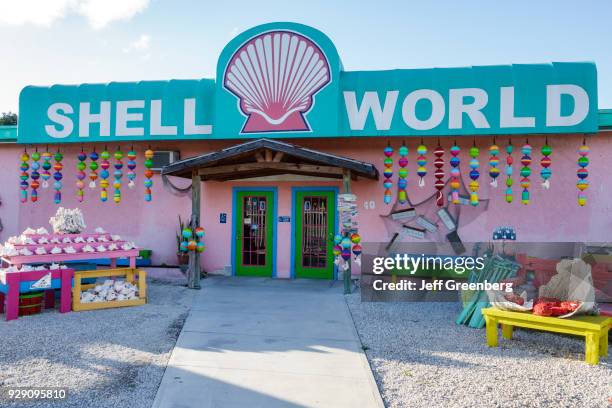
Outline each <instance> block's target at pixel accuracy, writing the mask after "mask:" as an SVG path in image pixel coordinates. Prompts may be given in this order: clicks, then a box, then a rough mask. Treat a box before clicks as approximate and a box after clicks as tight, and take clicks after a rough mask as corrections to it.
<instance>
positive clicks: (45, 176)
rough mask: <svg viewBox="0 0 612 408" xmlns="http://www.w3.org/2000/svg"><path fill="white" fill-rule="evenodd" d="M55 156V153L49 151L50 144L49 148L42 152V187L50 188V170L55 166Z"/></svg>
mask: <svg viewBox="0 0 612 408" xmlns="http://www.w3.org/2000/svg"><path fill="white" fill-rule="evenodd" d="M52 157H53V155H52V154H51V153H50V152H49V146H47V149H46V150H45V151H44V152H43V154H42V159H43V162H42V165H41V167H42V169H43V171H42V173H41V174H40V177H41V178H42V180H43V182H42V188H48V187H49V179H50V178H51V172H50V171H49V170H51V168H52V167H53V166H52V165H51V158H52Z"/></svg>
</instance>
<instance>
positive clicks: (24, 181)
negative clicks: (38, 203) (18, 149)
mask: <svg viewBox="0 0 612 408" xmlns="http://www.w3.org/2000/svg"><path fill="white" fill-rule="evenodd" d="M29 162H30V155H29V154H28V152H27V150H25V149H24V151H23V153H22V154H21V164H20V165H19V169H20V170H21V176H19V178H20V179H21V181H20V182H19V187H20V188H21V202H22V203H27V202H28V188H29V187H30V184H29V183H28V179H29V178H30V176H29V174H28V169H29V168H30V163H29Z"/></svg>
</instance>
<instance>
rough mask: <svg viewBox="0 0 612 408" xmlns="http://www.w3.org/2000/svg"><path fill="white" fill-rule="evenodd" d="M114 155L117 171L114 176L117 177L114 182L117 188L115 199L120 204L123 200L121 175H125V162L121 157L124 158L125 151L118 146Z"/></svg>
mask: <svg viewBox="0 0 612 408" xmlns="http://www.w3.org/2000/svg"><path fill="white" fill-rule="evenodd" d="M114 156H115V172H114V173H113V176H114V177H115V181H114V182H113V187H114V188H115V193H114V194H113V201H114V202H115V203H116V204H119V203H120V202H121V177H123V172H122V171H121V169H122V168H123V162H122V161H121V159H123V152H122V151H121V150H120V149H119V148H117V151H116V152H115V155H114Z"/></svg>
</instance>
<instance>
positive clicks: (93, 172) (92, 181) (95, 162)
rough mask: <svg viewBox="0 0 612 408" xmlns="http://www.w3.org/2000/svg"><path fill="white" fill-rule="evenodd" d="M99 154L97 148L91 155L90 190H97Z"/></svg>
mask: <svg viewBox="0 0 612 408" xmlns="http://www.w3.org/2000/svg"><path fill="white" fill-rule="evenodd" d="M99 157H100V156H98V153H96V148H95V147H94V149H93V152H91V153H89V160H91V161H90V162H89V170H90V172H89V180H90V182H89V188H96V180H97V179H98V172H97V171H96V170H98V158H99Z"/></svg>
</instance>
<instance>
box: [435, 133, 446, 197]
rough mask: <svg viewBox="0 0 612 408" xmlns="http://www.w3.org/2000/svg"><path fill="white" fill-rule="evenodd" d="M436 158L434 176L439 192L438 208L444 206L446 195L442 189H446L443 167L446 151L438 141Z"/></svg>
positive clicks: (437, 194) (437, 195)
mask: <svg viewBox="0 0 612 408" xmlns="http://www.w3.org/2000/svg"><path fill="white" fill-rule="evenodd" d="M434 156H436V159H435V160H434V167H435V168H436V171H435V172H434V176H435V178H436V183H435V187H436V190H438V192H437V193H436V204H437V205H438V207H442V206H444V195H443V194H442V189H443V188H444V180H442V179H443V178H444V170H443V169H442V167H443V166H444V158H443V157H442V156H444V149H443V148H442V146H440V141H439V140H438V147H436V149H435V150H434Z"/></svg>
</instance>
